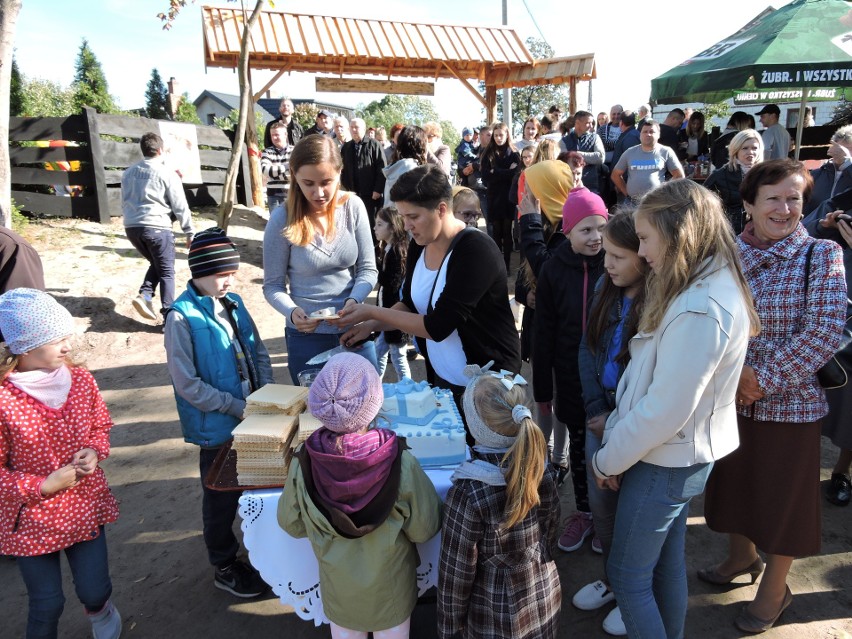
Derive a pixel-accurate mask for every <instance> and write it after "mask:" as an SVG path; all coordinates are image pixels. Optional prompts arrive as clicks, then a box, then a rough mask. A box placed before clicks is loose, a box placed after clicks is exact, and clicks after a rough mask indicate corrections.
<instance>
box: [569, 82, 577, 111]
mask: <svg viewBox="0 0 852 639" xmlns="http://www.w3.org/2000/svg"><path fill="white" fill-rule="evenodd" d="M568 87H569V89H568V90H569V93H568V115H574V114H575V113H576V112H577V78H571V79H570V80H569V81H568Z"/></svg>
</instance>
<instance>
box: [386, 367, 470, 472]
mask: <svg viewBox="0 0 852 639" xmlns="http://www.w3.org/2000/svg"><path fill="white" fill-rule="evenodd" d="M382 388H383V389H384V393H385V400H384V403H383V404H382V409H381V410H380V411H379V425H380V426H385V424H384V423H383V421H384V420H387V422H388V425H387V427H388V428H390V429H391V430H393V431H394V432H396V434H397V435H399V436H401V437H405V439H406V442H407V443H408V445H409V446H410V447H411V453H412V454H413V455H414V457H416V458H417V461H419V462H420V465H421V466H423V467H424V468H426V467H435V466H453V465H456V464H459V463H461V462H463V461H464V460H465V458H466V454H467V447H466V443H465V432H464V425H463V423H462V419H461V415H460V414H459V410H458V407H456V403H455V401H454V400H453V394H452V393H451V392H450V391H448V390H444V389H441V388H432V387H431V386H429V384H428V383H427V382H425V381H424V382H415V381H413V380H411V379H408V378H407V377H406V378H403V379H402V380H401V381H399V382H398V383H396V384H382ZM382 418H384V420H383V419H382Z"/></svg>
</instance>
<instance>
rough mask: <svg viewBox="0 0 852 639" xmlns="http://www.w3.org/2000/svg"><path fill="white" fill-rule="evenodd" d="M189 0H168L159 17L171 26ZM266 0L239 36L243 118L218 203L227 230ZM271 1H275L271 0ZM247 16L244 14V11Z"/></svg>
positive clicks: (256, 166)
mask: <svg viewBox="0 0 852 639" xmlns="http://www.w3.org/2000/svg"><path fill="white" fill-rule="evenodd" d="M186 3H187V0H169V10H168V13H161V14H159V16H158V17H159V18H160V20H162V21H163V22H164V23H165V24H164V25H163V28H164V29H168V28H169V27H171V24H172V22H174V20H175V18H177V16H178V13H179V12H180V10H181V9H182V8H183V7H185V6H186ZM263 3H264V0H257V3H256V4H255V5H254V9H252V11H251V13H250V14H249V16H248V19H247V20H245V21H244V25H243V30H242V37H241V38H240V60H239V62H238V64H237V71H238V74H237V77H238V78H239V83H240V119H239V123H238V125H237V134H236V136H235V138H234V146H233V147H231V156H230V158H229V159H228V168H227V169H226V170H225V185H224V188H223V189H222V201H221V203H220V204H219V215H218V220H217V221H218V222H219V226H220V227H221V228H223V229H225V230H227V229H228V220H229V219H230V217H231V212H232V211H233V210H234V203H235V201H236V193H237V172H238V171H239V166H240V155H241V154H242V152H243V140H245V137H246V123H247V122H248V114H249V112H250V111H252V110H253V109H252V93H251V82H250V80H249V75H248V70H249V56H248V47H249V39H250V35H251V30H252V27H253V26H254V25H255V24H256V23H257V21H258V18H260V10H261V9H262V8H263ZM270 5H272V2H271V0H270ZM244 16H245V14H244ZM248 144H249V151H250V152H249V161H250V163H253V167H252V175H254V174H255V173H257V174H259V173H260V163H259V162H258V157H259V156H260V152H259V151H258V150H257V148H254V153H251V151H252V146H253V142H252V141H248Z"/></svg>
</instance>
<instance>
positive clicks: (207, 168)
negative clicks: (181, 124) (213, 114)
mask: <svg viewBox="0 0 852 639" xmlns="http://www.w3.org/2000/svg"><path fill="white" fill-rule="evenodd" d="M9 124H10V126H9V142H10V149H9V151H10V157H11V164H12V184H13V187H12V188H13V192H12V197H13V198H14V200H15V202H16V203H17V205H18V206H19V207H20V208H21V209H23V210H24V211H28V212H30V213H34V214H39V215H48V216H62V217H82V218H88V219H93V220H101V221H106V220H108V219H109V217H110V216H113V217H116V216H120V215H121V177H122V175H123V174H124V170H125V169H126V168H127V167H129V166H131V165H133V164H135V163H136V162H139V161H140V160H141V159H142V151H141V150H140V148H139V140H140V138H141V137H142V135H144V134H145V133H147V132H149V131H158V130H159V128H158V121H157V120H151V119H149V118H140V117H133V116H125V115H106V114H98V113H95V112H94V111H92V110H91V109H86V110H85V113H83V114H81V115H73V116H68V117H66V118H10V123H9ZM196 136H197V138H198V145H199V155H200V159H201V175H202V179H203V180H204V182H203V184H189V185H185V187H184V191H185V193H186V196H187V201H188V202H189V205H190V207H200V206H210V205H213V206H215V205H218V204H219V202H220V201H221V198H222V187H223V184H224V181H225V170H226V168H227V166H228V158H229V157H230V152H231V145H232V142H231V139H230V138H229V137H228V135H226V134H225V132H223V131H222V130H221V129H219V128H217V127H212V126H196ZM40 140H69V141H72V142H75V143H77V144H79V146H65V147H33V146H20V143H21V142H33V141H40ZM243 156H244V157H243V162H242V163H241V168H242V166H245V165H246V164H247V156H246V154H245V151H244V152H243ZM63 161H68V162H71V161H79V162H80V168H79V170H78V171H69V172H63V171H49V170H47V169H46V168H45V162H63ZM242 175H243V172H242V171H241V174H240V177H239V178H238V192H237V199H238V201H240V202H243V203H246V204H248V205H249V206H250V205H251V204H252V202H251V190H250V189H248V190H246V189H245V188H243V187H242ZM54 184H56V185H60V184H61V185H79V186H83V187H84V191H83V195H82V196H80V197H58V196H56V195H55V194H53V192H52V189H51V188H50V186H51V185H54Z"/></svg>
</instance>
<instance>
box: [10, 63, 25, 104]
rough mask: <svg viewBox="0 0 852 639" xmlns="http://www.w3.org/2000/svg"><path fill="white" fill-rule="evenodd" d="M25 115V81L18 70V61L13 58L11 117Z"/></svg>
mask: <svg viewBox="0 0 852 639" xmlns="http://www.w3.org/2000/svg"><path fill="white" fill-rule="evenodd" d="M23 114H24V79H23V77H22V76H21V70H20V69H19V68H18V61H17V60H16V59H15V58H12V79H11V81H10V83H9V115H11V116H19V115H23Z"/></svg>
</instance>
